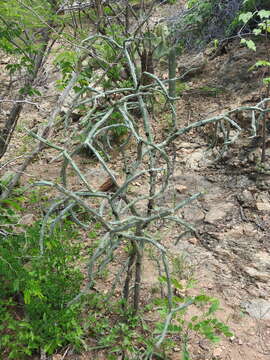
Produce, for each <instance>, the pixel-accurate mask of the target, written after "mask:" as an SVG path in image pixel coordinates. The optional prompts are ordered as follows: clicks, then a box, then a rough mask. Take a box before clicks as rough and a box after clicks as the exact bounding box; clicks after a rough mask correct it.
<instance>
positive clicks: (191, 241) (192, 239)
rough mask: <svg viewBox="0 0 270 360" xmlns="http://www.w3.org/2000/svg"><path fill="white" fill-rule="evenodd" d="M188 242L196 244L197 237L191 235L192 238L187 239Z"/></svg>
mask: <svg viewBox="0 0 270 360" xmlns="http://www.w3.org/2000/svg"><path fill="white" fill-rule="evenodd" d="M188 242H190V243H191V244H193V245H197V244H198V239H196V238H195V237H193V238H190V239H188Z"/></svg>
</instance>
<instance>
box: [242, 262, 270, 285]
mask: <svg viewBox="0 0 270 360" xmlns="http://www.w3.org/2000/svg"><path fill="white" fill-rule="evenodd" d="M243 270H244V271H245V272H246V273H247V274H248V275H249V276H250V277H252V278H254V279H257V280H259V281H261V282H268V281H269V280H270V274H269V273H267V272H261V271H258V270H256V269H254V268H252V267H249V266H246V267H244V268H243Z"/></svg>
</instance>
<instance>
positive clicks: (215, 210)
mask: <svg viewBox="0 0 270 360" xmlns="http://www.w3.org/2000/svg"><path fill="white" fill-rule="evenodd" d="M232 207H233V204H232V203H220V204H217V205H216V206H213V207H211V208H210V210H209V212H208V213H207V214H206V216H205V222H207V223H209V224H214V223H215V222H216V221H218V220H222V219H223V218H224V217H225V216H226V214H227V212H228V211H230V210H231V209H232Z"/></svg>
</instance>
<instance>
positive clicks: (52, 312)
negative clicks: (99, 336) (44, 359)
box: [0, 223, 83, 359]
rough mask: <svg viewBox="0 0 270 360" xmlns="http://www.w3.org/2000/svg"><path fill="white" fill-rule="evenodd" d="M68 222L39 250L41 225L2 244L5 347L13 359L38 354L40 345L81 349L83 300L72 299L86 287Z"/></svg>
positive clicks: (0, 332)
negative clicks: (81, 307) (81, 302)
mask: <svg viewBox="0 0 270 360" xmlns="http://www.w3.org/2000/svg"><path fill="white" fill-rule="evenodd" d="M70 226H71V225H70V224H68V223H66V224H65V225H64V226H63V228H62V229H61V230H60V229H59V230H58V231H57V233H56V234H55V235H54V236H52V237H48V238H46V240H45V249H46V250H45V254H44V256H42V257H41V256H40V255H39V243H38V240H39V230H40V226H39V224H38V223H37V224H35V225H34V226H32V227H30V228H27V229H26V231H25V232H23V233H20V234H18V235H10V236H6V237H4V238H2V239H1V243H0V254H1V256H0V281H1V285H2V287H1V294H0V305H1V307H0V313H1V315H0V316H1V319H2V324H1V327H0V336H1V340H2V341H1V342H0V351H1V353H5V354H6V355H7V356H8V358H9V359H20V358H24V357H25V356H26V355H32V354H33V353H35V352H36V351H38V350H39V349H43V350H44V351H45V352H46V353H48V354H52V353H53V352H54V351H55V350H56V349H57V348H60V347H62V346H64V345H65V344H73V345H74V346H75V347H77V348H80V347H81V346H82V344H83V341H82V334H83V331H82V328H81V325H80V311H81V309H80V304H77V305H73V306H70V307H67V303H68V302H69V301H70V300H71V299H73V297H74V296H76V295H77V294H78V292H79V290H80V285H81V281H82V275H81V274H80V272H79V270H77V269H76V268H75V267H74V264H75V261H76V259H77V257H78V250H79V249H78V247H75V246H72V245H70V244H69V241H68V239H69V238H72V237H73V236H74V235H75V234H74V233H73V232H72V230H70Z"/></svg>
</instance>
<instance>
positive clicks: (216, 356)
mask: <svg viewBox="0 0 270 360" xmlns="http://www.w3.org/2000/svg"><path fill="white" fill-rule="evenodd" d="M223 352H224V349H223V348H216V349H214V351H213V358H214V359H221V355H222V354H223Z"/></svg>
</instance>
